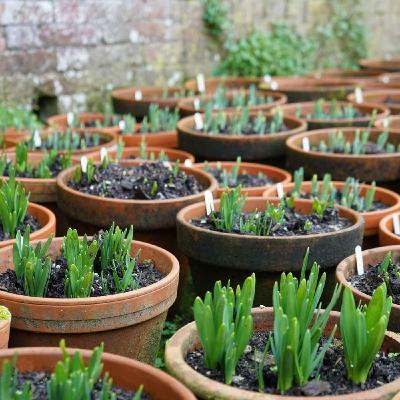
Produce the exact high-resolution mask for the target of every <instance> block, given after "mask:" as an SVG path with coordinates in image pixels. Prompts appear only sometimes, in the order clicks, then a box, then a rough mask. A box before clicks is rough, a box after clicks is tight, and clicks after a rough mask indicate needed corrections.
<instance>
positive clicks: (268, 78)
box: [263, 74, 272, 83]
mask: <svg viewBox="0 0 400 400" xmlns="http://www.w3.org/2000/svg"><path fill="white" fill-rule="evenodd" d="M263 79H264V82H265V83H271V81H272V76H271V75H268V74H267V75H264V76H263Z"/></svg>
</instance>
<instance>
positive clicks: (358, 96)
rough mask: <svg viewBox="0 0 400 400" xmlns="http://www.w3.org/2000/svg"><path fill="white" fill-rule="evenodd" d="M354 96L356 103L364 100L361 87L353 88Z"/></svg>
mask: <svg viewBox="0 0 400 400" xmlns="http://www.w3.org/2000/svg"><path fill="white" fill-rule="evenodd" d="M354 97H355V99H356V103H362V102H363V100H364V96H363V91H362V89H361V88H359V87H356V88H355V89H354Z"/></svg>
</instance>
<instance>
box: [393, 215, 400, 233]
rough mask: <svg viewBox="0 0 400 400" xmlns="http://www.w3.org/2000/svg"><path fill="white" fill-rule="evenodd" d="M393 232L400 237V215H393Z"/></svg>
mask: <svg viewBox="0 0 400 400" xmlns="http://www.w3.org/2000/svg"><path fill="white" fill-rule="evenodd" d="M392 219H393V232H394V234H395V235H398V236H400V217H399V214H393V217H392Z"/></svg>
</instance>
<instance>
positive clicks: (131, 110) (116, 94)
mask: <svg viewBox="0 0 400 400" xmlns="http://www.w3.org/2000/svg"><path fill="white" fill-rule="evenodd" d="M137 90H140V91H141V92H142V99H141V100H135V92H136V91H137ZM165 92H167V94H168V95H169V96H173V95H174V93H177V94H180V93H181V92H182V88H181V87H179V86H169V87H167V88H163V87H159V86H148V87H128V88H121V89H116V90H114V91H112V92H111V98H112V101H113V107H114V111H115V112H116V113H117V114H131V115H133V116H134V117H136V118H143V117H144V116H145V115H147V114H148V111H149V106H150V104H158V106H159V107H160V108H170V109H172V108H175V107H176V106H177V104H178V101H179V100H180V97H167V98H164V97H163V94H164V93H165Z"/></svg>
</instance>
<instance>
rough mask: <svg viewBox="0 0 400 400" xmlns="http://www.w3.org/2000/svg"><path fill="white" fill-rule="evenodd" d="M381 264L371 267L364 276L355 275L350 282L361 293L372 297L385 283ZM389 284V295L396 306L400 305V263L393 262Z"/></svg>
mask: <svg viewBox="0 0 400 400" xmlns="http://www.w3.org/2000/svg"><path fill="white" fill-rule="evenodd" d="M379 266H380V263H379V264H376V265H371V264H370V265H369V266H368V269H367V270H366V271H365V273H364V274H362V275H353V276H352V277H351V279H350V280H349V282H350V283H351V285H352V286H353V287H354V288H356V289H358V290H359V291H360V292H363V293H365V294H368V295H369V296H372V293H373V292H374V290H375V289H376V288H377V287H378V286H380V285H381V284H382V283H383V282H385V274H384V273H382V272H379ZM387 272H388V278H389V284H388V283H387V282H386V286H387V290H388V295H390V296H392V300H393V303H394V304H400V278H399V276H398V275H397V272H400V263H399V262H397V263H396V262H391V263H390V264H389V267H388V270H387Z"/></svg>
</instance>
